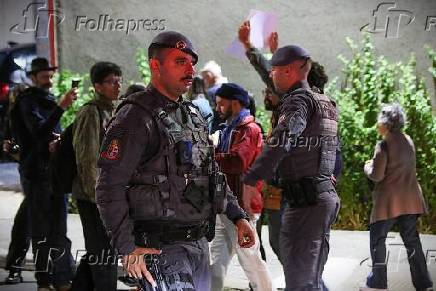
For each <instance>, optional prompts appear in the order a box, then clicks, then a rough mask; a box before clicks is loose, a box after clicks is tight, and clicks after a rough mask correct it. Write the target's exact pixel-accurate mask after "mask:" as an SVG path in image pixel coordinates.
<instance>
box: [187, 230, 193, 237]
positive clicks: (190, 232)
mask: <svg viewBox="0 0 436 291" xmlns="http://www.w3.org/2000/svg"><path fill="white" fill-rule="evenodd" d="M191 234H192V231H191V230H190V229H188V230H187V231H186V238H187V239H191V237H192V235H191Z"/></svg>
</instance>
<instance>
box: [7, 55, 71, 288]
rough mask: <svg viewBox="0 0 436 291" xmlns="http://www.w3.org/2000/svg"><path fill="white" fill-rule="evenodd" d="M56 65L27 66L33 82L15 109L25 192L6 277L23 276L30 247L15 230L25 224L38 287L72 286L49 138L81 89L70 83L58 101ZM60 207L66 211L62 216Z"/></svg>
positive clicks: (37, 63)
mask: <svg viewBox="0 0 436 291" xmlns="http://www.w3.org/2000/svg"><path fill="white" fill-rule="evenodd" d="M55 70H56V67H52V66H50V65H49V62H48V60H47V59H45V58H36V59H34V60H33V61H32V63H31V71H30V72H28V75H29V76H30V78H31V80H32V82H33V86H31V87H29V88H27V89H26V90H24V91H23V92H22V93H21V94H20V95H19V96H18V97H17V100H16V104H15V106H14V108H13V110H12V112H11V119H12V121H13V122H12V123H13V131H14V134H15V136H16V138H17V143H18V145H19V147H20V162H19V172H20V176H21V182H22V185H23V191H24V195H25V198H24V200H23V202H22V206H21V207H20V210H22V211H19V213H17V217H16V218H15V221H14V227H13V229H12V241H11V245H10V248H9V254H8V268H9V272H10V274H9V277H8V279H9V280H8V281H9V283H18V282H20V281H22V279H21V274H20V273H21V272H20V270H21V269H20V267H21V264H22V262H23V261H24V258H25V254H26V251H27V248H23V245H22V244H20V243H19V242H18V240H19V238H18V236H15V235H14V234H16V233H17V229H25V230H26V231H27V235H29V234H31V240H32V251H33V254H34V257H35V261H36V262H35V277H36V281H37V284H38V290H39V291H45V290H51V289H50V288H52V287H54V288H55V289H56V290H68V289H69V288H70V280H71V279H72V269H71V263H72V262H71V260H70V259H71V254H70V248H71V241H70V240H69V239H68V238H67V237H66V227H65V226H66V221H65V219H66V203H65V199H63V198H62V199H60V198H59V197H56V196H55V195H54V193H53V191H52V190H51V187H50V177H49V169H48V164H49V155H50V152H49V144H50V143H51V142H52V141H53V140H54V139H56V137H57V136H58V135H59V134H60V132H61V127H60V123H59V120H60V118H61V117H62V114H63V113H64V111H65V110H66V109H67V108H68V107H70V106H71V104H73V102H74V100H76V97H77V91H76V89H74V88H72V89H71V90H69V91H68V92H67V93H66V94H64V95H63V96H61V97H60V98H59V99H58V101H56V99H55V97H54V95H53V94H52V93H51V92H50V89H51V87H52V86H53V81H52V78H53V74H54V71H55ZM22 207H24V208H25V209H24V210H23V209H21V208H22ZM59 211H63V212H64V213H65V215H60V217H59V216H58V215H57V214H59ZM18 215H19V217H18ZM53 249H56V250H59V252H58V251H56V252H53V251H52V250H53ZM60 254H62V255H60Z"/></svg>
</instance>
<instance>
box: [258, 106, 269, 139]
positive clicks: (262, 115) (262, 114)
mask: <svg viewBox="0 0 436 291" xmlns="http://www.w3.org/2000/svg"><path fill="white" fill-rule="evenodd" d="M270 119H271V113H269V112H268V111H266V110H265V107H263V106H259V107H257V108H256V121H257V122H259V123H260V124H261V125H262V128H263V130H264V131H265V133H266V132H267V131H268V130H269V128H270V127H271V122H270Z"/></svg>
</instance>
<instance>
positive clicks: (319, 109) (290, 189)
mask: <svg viewBox="0 0 436 291" xmlns="http://www.w3.org/2000/svg"><path fill="white" fill-rule="evenodd" d="M271 65H272V71H271V78H272V80H273V83H274V87H275V89H276V91H277V92H278V93H279V94H282V95H283V97H282V100H281V104H280V105H279V115H278V116H279V118H278V123H277V126H276V127H275V128H274V130H273V132H272V135H271V136H270V137H269V139H268V140H267V143H266V146H265V147H264V149H263V151H262V153H261V155H260V156H259V158H258V159H257V160H256V161H255V162H254V164H253V165H252V167H251V169H250V170H249V171H248V173H247V174H246V175H245V177H244V183H245V185H244V195H248V196H252V195H255V193H256V188H255V184H256V182H257V181H259V180H269V179H271V178H272V175H273V173H274V169H276V173H277V175H278V181H279V186H280V188H281V189H282V195H283V196H284V198H285V199H286V201H287V206H286V208H285V210H284V213H283V217H282V226H281V230H280V232H281V234H280V259H281V262H282V264H283V268H284V271H285V279H286V290H293V291H299V290H300V291H302V290H305V291H306V290H327V288H326V287H325V285H324V283H323V281H322V272H323V269H324V265H325V263H326V261H327V256H328V251H329V245H328V243H329V235H330V228H331V225H332V224H333V222H334V221H335V219H336V216H337V213H338V210H339V198H338V196H337V194H336V192H335V188H334V186H333V183H332V180H331V175H332V173H333V169H334V166H335V159H336V147H337V144H336V143H337V139H336V135H337V110H336V107H335V104H334V103H333V102H332V101H331V100H330V99H329V98H328V97H327V96H325V95H323V94H320V93H318V92H315V91H312V90H311V89H310V87H309V85H308V83H307V75H308V73H309V71H310V67H311V60H310V56H309V54H308V53H307V51H306V50H305V49H303V48H301V47H299V46H294V45H290V46H285V47H282V48H279V49H278V50H277V51H276V52H275V53H274V55H273V57H272V59H271Z"/></svg>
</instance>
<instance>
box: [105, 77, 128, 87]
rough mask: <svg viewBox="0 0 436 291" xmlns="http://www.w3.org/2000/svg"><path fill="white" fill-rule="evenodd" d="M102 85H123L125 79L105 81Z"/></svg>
mask: <svg viewBox="0 0 436 291" xmlns="http://www.w3.org/2000/svg"><path fill="white" fill-rule="evenodd" d="M102 83H108V84H111V85H112V86H115V85H121V84H122V83H123V79H122V78H119V79H111V80H103V81H102Z"/></svg>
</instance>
